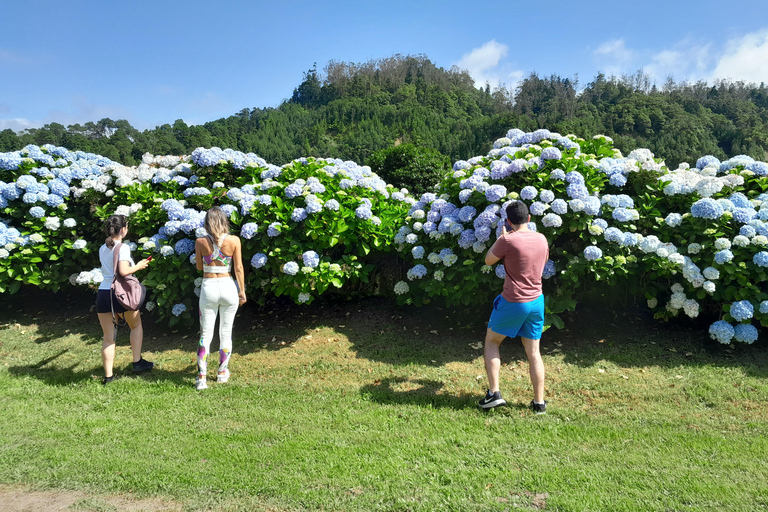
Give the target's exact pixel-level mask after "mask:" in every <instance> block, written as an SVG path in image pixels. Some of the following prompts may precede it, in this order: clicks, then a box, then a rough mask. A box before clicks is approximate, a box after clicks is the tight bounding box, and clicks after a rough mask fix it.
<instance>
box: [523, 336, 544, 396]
mask: <svg viewBox="0 0 768 512" xmlns="http://www.w3.org/2000/svg"><path fill="white" fill-rule="evenodd" d="M521 339H522V340H523V347H525V355H526V356H528V372H529V373H530V375H531V384H532V385H533V400H534V401H535V402H537V403H540V404H542V403H544V361H543V360H542V359H541V353H540V351H539V341H540V340H532V339H531V338H526V337H522V338H521Z"/></svg>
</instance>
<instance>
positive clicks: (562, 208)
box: [550, 199, 568, 215]
mask: <svg viewBox="0 0 768 512" xmlns="http://www.w3.org/2000/svg"><path fill="white" fill-rule="evenodd" d="M550 207H551V208H552V211H553V212H555V213H556V214H558V215H565V214H566V213H568V203H566V202H565V201H564V200H563V199H555V200H554V201H552V204H551V205H550Z"/></svg>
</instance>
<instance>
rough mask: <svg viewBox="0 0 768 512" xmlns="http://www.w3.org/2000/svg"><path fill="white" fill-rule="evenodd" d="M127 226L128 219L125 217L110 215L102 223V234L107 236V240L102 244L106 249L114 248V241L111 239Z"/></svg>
mask: <svg viewBox="0 0 768 512" xmlns="http://www.w3.org/2000/svg"><path fill="white" fill-rule="evenodd" d="M127 225H128V219H127V218H126V216H125V215H110V216H109V218H108V219H107V220H106V222H104V232H105V233H106V234H107V239H106V240H105V241H104V243H106V244H107V248H108V249H112V248H113V247H114V246H115V241H114V240H112V237H115V236H117V235H118V234H119V233H120V230H121V229H123V228H124V227H125V226H127Z"/></svg>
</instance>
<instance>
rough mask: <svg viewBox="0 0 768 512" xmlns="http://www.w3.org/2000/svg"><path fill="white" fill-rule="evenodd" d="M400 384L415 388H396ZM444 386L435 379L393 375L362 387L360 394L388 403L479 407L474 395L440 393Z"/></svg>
mask: <svg viewBox="0 0 768 512" xmlns="http://www.w3.org/2000/svg"><path fill="white" fill-rule="evenodd" d="M400 385H407V387H410V388H414V389H409V390H407V391H406V390H404V391H398V390H396V389H395V388H396V387H398V386H400ZM417 386H418V387H417ZM443 386H444V383H443V382H439V381H435V380H429V379H415V380H414V379H408V378H406V377H392V378H388V379H383V380H381V381H377V382H375V383H373V384H368V385H366V386H363V387H361V388H360V394H361V395H362V396H365V397H368V398H369V399H370V400H371V401H373V402H376V403H379V404H386V405H418V406H422V407H434V408H450V409H456V410H462V409H468V408H472V409H476V408H477V403H476V402H475V399H474V397H470V396H453V395H446V394H440V393H439V391H440V390H441V389H442V388H443Z"/></svg>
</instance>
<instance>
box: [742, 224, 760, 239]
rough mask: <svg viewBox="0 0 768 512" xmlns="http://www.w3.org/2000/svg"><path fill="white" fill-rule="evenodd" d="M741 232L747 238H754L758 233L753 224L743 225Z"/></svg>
mask: <svg viewBox="0 0 768 512" xmlns="http://www.w3.org/2000/svg"><path fill="white" fill-rule="evenodd" d="M739 234H740V235H742V236H745V237H747V238H752V237H753V236H755V235H756V234H757V231H756V230H755V228H754V227H752V226H741V228H740V229H739Z"/></svg>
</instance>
